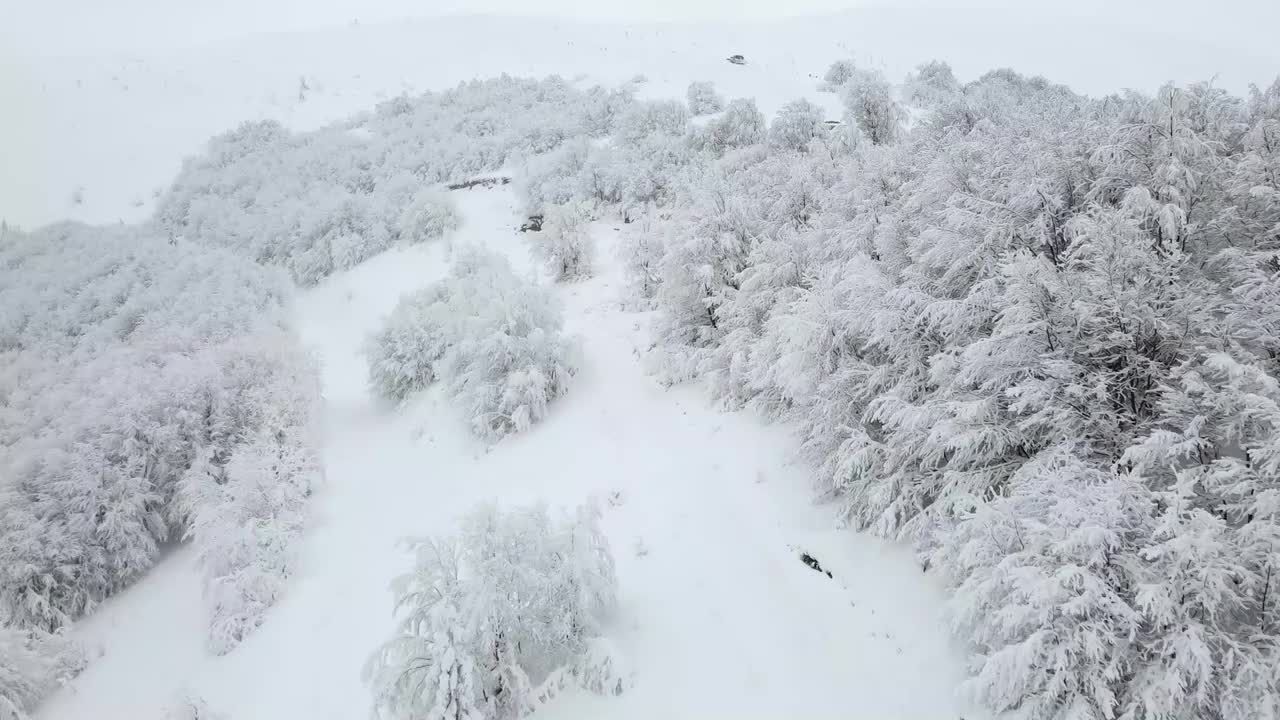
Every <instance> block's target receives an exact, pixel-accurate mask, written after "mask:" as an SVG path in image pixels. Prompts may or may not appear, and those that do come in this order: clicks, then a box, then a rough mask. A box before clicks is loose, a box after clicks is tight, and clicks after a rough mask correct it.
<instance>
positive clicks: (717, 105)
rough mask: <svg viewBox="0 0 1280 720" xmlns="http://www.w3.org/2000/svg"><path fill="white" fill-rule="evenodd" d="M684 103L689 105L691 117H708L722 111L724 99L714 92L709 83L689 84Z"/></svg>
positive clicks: (712, 85)
mask: <svg viewBox="0 0 1280 720" xmlns="http://www.w3.org/2000/svg"><path fill="white" fill-rule="evenodd" d="M685 101H686V102H687V103H688V104H689V112H690V113H692V114H693V115H695V116H697V115H710V114H711V113H717V112H720V111H721V110H723V109H724V98H723V97H721V96H720V94H719V93H717V92H716V86H715V84H713V83H711V82H691V83H689V90H688V92H686V93H685Z"/></svg>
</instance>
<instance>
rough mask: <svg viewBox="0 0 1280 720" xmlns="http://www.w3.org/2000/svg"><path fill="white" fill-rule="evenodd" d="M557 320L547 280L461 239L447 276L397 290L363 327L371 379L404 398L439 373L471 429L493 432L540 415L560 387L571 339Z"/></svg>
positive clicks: (570, 358)
mask: <svg viewBox="0 0 1280 720" xmlns="http://www.w3.org/2000/svg"><path fill="white" fill-rule="evenodd" d="M563 323H564V319H563V311H562V310H561V308H560V304H559V302H558V301H557V299H556V297H555V296H554V295H553V294H552V293H551V292H550V290H549V289H548V288H546V287H544V286H542V285H539V284H537V283H534V282H532V281H530V280H526V279H524V278H521V277H520V276H519V275H517V274H516V273H515V271H514V270H512V268H511V266H510V264H509V263H508V262H507V261H506V258H504V257H502V256H501V255H496V254H494V253H492V252H489V251H485V250H481V249H479V248H473V247H466V248H463V249H461V250H459V251H458V252H457V253H456V257H455V259H454V262H453V266H452V268H451V269H450V272H449V274H448V276H447V277H445V278H444V279H443V280H440V281H438V282H436V283H433V284H431V285H428V286H427V287H425V288H423V289H421V290H418V291H417V292H414V293H411V294H408V295H405V296H404V297H402V298H401V299H400V302H399V303H398V304H397V305H396V307H395V309H394V310H393V311H392V312H391V314H390V315H388V316H387V318H386V320H385V321H384V322H383V325H382V327H381V328H379V330H378V331H377V332H375V333H374V334H373V335H372V336H370V338H369V340H368V343H367V346H366V355H367V357H368V360H369V380H370V384H371V385H372V387H373V388H374V389H375V390H376V391H377V392H378V393H379V394H381V395H383V396H385V397H388V398H391V399H394V400H403V399H405V398H406V397H408V396H409V395H410V394H412V393H414V392H416V391H418V390H421V389H423V388H425V387H427V386H428V385H430V384H431V383H433V382H434V381H436V380H437V379H439V380H442V381H443V384H444V386H445V389H446V391H447V392H448V393H449V394H450V395H451V396H452V397H453V398H454V400H455V401H456V403H457V406H458V407H460V408H461V409H462V412H463V414H464V415H465V417H466V418H467V420H468V422H469V424H470V426H471V429H472V430H473V431H474V432H475V434H476V435H477V436H479V437H481V438H483V439H485V440H488V441H497V440H499V439H501V438H502V437H503V436H505V435H507V434H509V433H513V432H522V431H524V430H527V429H528V428H529V427H530V426H531V425H533V423H535V422H538V421H539V420H541V419H542V418H543V417H544V416H545V415H546V414H547V410H548V406H549V404H550V403H551V401H552V400H555V399H556V398H557V397H559V396H561V395H563V394H564V393H565V391H566V390H567V389H568V385H569V381H570V379H571V377H572V376H573V374H574V373H575V372H577V357H576V356H577V346H576V344H575V343H574V341H573V340H572V339H571V338H569V337H567V336H565V335H564V333H563V332H562V326H563Z"/></svg>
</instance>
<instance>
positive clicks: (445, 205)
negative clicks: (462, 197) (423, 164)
mask: <svg viewBox="0 0 1280 720" xmlns="http://www.w3.org/2000/svg"><path fill="white" fill-rule="evenodd" d="M461 224H462V216H461V215H459V214H458V207H457V205H456V204H454V202H453V198H451V197H449V196H448V195H445V194H444V193H441V192H439V191H435V190H423V191H422V192H419V193H418V194H417V195H414V196H413V202H411V203H409V206H408V207H406V208H405V209H404V212H403V213H401V214H400V224H399V229H400V239H402V240H407V241H409V242H412V243H420V242H426V241H427V240H434V239H436V238H439V237H444V236H445V235H446V234H448V233H451V232H453V231H454V230H457V229H458V227H459V226H460V225H461Z"/></svg>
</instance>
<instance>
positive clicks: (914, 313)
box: [627, 62, 1280, 720]
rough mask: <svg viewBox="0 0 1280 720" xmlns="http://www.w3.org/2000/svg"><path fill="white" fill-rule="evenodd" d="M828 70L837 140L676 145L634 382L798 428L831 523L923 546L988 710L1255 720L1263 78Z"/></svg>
mask: <svg viewBox="0 0 1280 720" xmlns="http://www.w3.org/2000/svg"><path fill="white" fill-rule="evenodd" d="M828 80H829V84H830V85H832V86H834V85H839V87H840V93H841V96H842V99H843V101H844V105H845V108H846V114H845V118H846V125H847V126H848V129H849V132H850V135H849V136H848V138H847V139H842V138H839V137H830V138H826V139H822V138H820V136H818V135H817V134H816V133H814V134H811V130H810V129H814V128H815V126H816V122H815V121H816V120H817V119H818V115H817V113H816V112H814V110H813V108H811V107H806V106H804V105H802V104H799V103H797V104H795V105H793V106H791V107H789V108H788V109H787V110H785V111H784V112H783V113H781V114H780V115H779V117H778V119H777V120H776V121H775V123H774V124H773V126H772V127H771V128H770V130H769V132H768V136H767V138H768V142H765V140H766V136H765V134H764V133H763V132H762V131H756V130H753V129H752V128H756V127H762V125H763V123H762V121H761V122H759V123H757V122H756V121H754V120H751V119H750V117H751V113H750V112H747V111H746V106H745V105H743V104H736V105H735V106H731V108H730V110H728V111H726V113H725V115H724V117H723V118H718V119H716V120H713V121H712V122H711V123H709V124H708V125H707V127H705V128H702V129H699V130H696V131H694V132H692V133H691V134H690V135H689V138H688V145H689V148H690V149H691V150H693V151H694V152H693V153H692V154H689V155H687V156H685V157H684V158H683V167H682V169H681V171H680V173H679V174H678V176H677V179H676V180H675V182H674V183H672V184H670V185H669V186H668V188H667V190H666V191H665V192H664V193H663V194H662V195H660V196H656V198H655V200H654V202H655V203H656V204H657V206H658V210H657V213H658V214H657V216H658V217H662V218H663V221H662V223H661V226H660V227H658V228H656V229H655V232H653V233H645V235H644V237H661V238H662V239H663V242H662V244H661V247H662V251H661V252H662V257H661V259H660V260H658V262H657V267H658V272H657V273H656V277H655V275H654V274H653V272H652V268H653V267H654V262H653V259H652V255H651V254H650V252H649V248H648V247H647V246H645V245H637V246H635V247H634V248H632V249H631V251H632V252H635V253H636V254H637V255H638V258H637V260H636V261H635V262H628V263H627V265H628V267H629V275H630V282H632V283H634V284H635V285H637V286H640V287H646V288H648V287H656V288H657V293H656V302H657V306H658V310H659V312H658V317H657V319H656V321H655V339H656V341H657V347H656V348H655V349H654V352H653V353H652V354H651V356H650V359H651V361H652V362H653V366H654V369H655V370H656V371H657V372H658V374H659V376H660V377H661V378H662V379H664V380H666V381H668V382H675V381H679V380H682V379H685V378H688V377H692V376H705V377H706V378H707V379H708V380H709V385H710V387H711V389H712V391H713V393H715V395H716V396H717V397H718V398H720V399H721V400H723V401H724V402H726V403H728V404H730V405H733V406H738V405H752V406H754V407H757V408H759V409H761V410H762V411H764V412H766V413H768V414H770V415H771V416H775V417H781V418H785V419H788V420H791V421H793V422H794V423H795V424H796V426H797V427H798V428H799V429H800V433H801V440H802V449H803V452H804V454H805V455H806V456H807V457H808V458H809V459H810V460H811V461H812V462H813V463H814V466H815V468H816V474H817V477H818V488H819V491H820V492H821V493H822V494H823V495H824V496H827V497H832V498H838V499H839V501H840V502H841V503H843V504H844V507H845V508H846V512H847V517H848V519H849V520H850V522H851V523H852V524H853V525H854V526H856V527H860V528H866V529H871V530H874V531H876V532H878V533H881V534H883V535H886V536H889V537H894V538H901V539H908V540H911V541H914V542H915V543H916V545H917V548H918V550H919V553H920V555H921V559H922V561H923V562H924V563H925V564H926V565H927V566H928V567H931V568H936V569H937V570H938V571H939V572H940V573H942V575H943V577H944V579H945V580H946V581H947V582H948V583H950V584H951V586H952V588H953V589H954V601H953V603H952V618H953V620H954V621H955V623H956V625H957V628H958V629H959V630H960V632H961V633H962V634H963V635H964V636H965V637H966V638H967V639H969V640H970V641H971V642H972V643H973V649H974V651H975V652H974V665H973V668H972V677H971V680H970V682H969V683H968V689H969V690H970V692H971V694H972V695H973V697H974V698H976V699H977V700H978V701H980V702H981V703H983V704H985V705H986V706H988V707H990V708H992V709H994V710H997V711H1001V712H1006V713H1009V714H1011V716H1014V717H1028V718H1031V717H1035V718H1062V719H1063V720H1067V719H1068V718H1078V717H1100V718H1114V717H1133V718H1139V717H1162V718H1198V717H1215V718H1231V719H1233V720H1235V719H1240V720H1243V718H1247V717H1278V716H1280V688H1278V683H1280V681H1278V680H1277V678H1280V670H1277V668H1278V667H1280V651H1278V650H1277V648H1278V647H1280V627H1277V625H1276V604H1277V603H1276V601H1277V590H1280V587H1278V585H1280V577H1278V576H1280V573H1277V572H1276V569H1275V565H1276V557H1277V555H1276V548H1277V547H1280V543H1278V541H1280V517H1277V512H1278V511H1280V502H1277V501H1276V497H1277V496H1280V495H1278V493H1280V491H1278V490H1277V489H1276V487H1275V483H1274V482H1273V480H1272V478H1273V477H1274V475H1275V472H1273V468H1272V466H1273V465H1276V466H1277V467H1280V460H1276V458H1277V457H1280V450H1277V448H1280V425H1278V424H1277V423H1280V414H1278V413H1277V409H1276V408H1277V407H1280V396H1278V395H1277V389H1276V388H1277V373H1280V365H1277V363H1276V361H1275V357H1276V354H1277V352H1280V345H1278V344H1277V341H1276V337H1278V336H1280V314H1277V311H1276V308H1277V307H1280V280H1277V276H1278V274H1277V267H1280V265H1278V264H1277V262H1276V258H1275V255H1276V252H1277V251H1278V250H1280V240H1277V235H1276V232H1275V228H1276V227H1277V222H1280V213H1278V212H1277V208H1280V204H1278V203H1277V202H1275V201H1276V199H1277V198H1280V194H1278V192H1277V188H1278V187H1280V186H1277V184H1276V181H1275V178H1276V177H1280V152H1278V151H1277V150H1276V149H1277V148H1280V144H1277V143H1275V142H1271V141H1270V140H1269V138H1280V130H1277V128H1280V101H1278V100H1277V98H1278V97H1280V83H1277V84H1276V85H1273V86H1271V87H1270V88H1267V89H1266V90H1262V89H1256V90H1255V91H1254V92H1253V93H1252V95H1251V96H1250V98H1249V99H1248V100H1247V101H1242V100H1240V99H1238V98H1233V97H1231V96H1230V95H1229V94H1227V93H1225V92H1223V91H1222V90H1219V89H1216V88H1214V87H1212V86H1210V85H1207V84H1196V85H1191V86H1188V87H1181V88H1180V87H1173V86H1166V87H1164V88H1161V89H1159V91H1158V92H1157V93H1156V94H1155V95H1154V96H1152V97H1147V96H1143V95H1140V94H1137V93H1130V94H1127V95H1125V96H1123V97H1119V98H1116V97H1113V98H1106V99H1103V100H1091V99H1089V98H1084V97H1081V96H1079V95H1076V94H1074V93H1072V92H1071V91H1070V90H1069V89H1067V88H1064V87H1062V86H1060V85H1054V84H1052V83H1049V82H1048V81H1046V80H1044V79H1043V78H1034V77H1033V78H1028V77H1023V76H1021V75H1018V74H1017V73H1014V72H1012V71H1007V70H1001V71H995V72H992V73H988V74H986V75H984V76H982V77H981V78H979V79H978V80H976V81H973V82H970V83H960V82H958V81H957V80H956V79H955V77H954V75H953V74H952V73H951V70H950V68H949V67H947V66H946V65H945V64H943V63H936V62H935V63H929V64H927V65H924V66H922V67H921V68H919V69H918V71H917V72H916V73H914V74H913V75H912V76H911V77H910V78H909V79H908V83H907V86H906V87H905V88H904V91H903V92H902V93H897V92H896V91H895V88H893V87H891V86H890V85H889V83H888V82H887V81H886V80H885V79H884V78H883V77H882V76H880V75H879V74H878V73H874V72H868V71H864V70H858V69H856V68H853V67H852V66H837V67H835V68H833V71H832V74H831V77H829V78H828ZM899 96H900V97H902V98H903V100H904V103H905V104H906V106H907V107H909V108H910V109H911V111H912V113H913V115H912V116H911V123H910V125H908V123H907V122H906V118H907V115H906V110H905V109H904V108H903V107H900V106H899V105H898V102H897V99H896V98H897V97H899ZM730 117H734V118H735V119H734V120H732V121H730V120H728V118H730ZM806 139H807V146H808V148H809V150H810V152H806V153H798V152H795V151H796V150H801V149H804V148H805V146H806ZM815 141H816V142H815ZM815 148H817V149H819V150H820V152H813V149H815ZM1118 279H1119V280H1118ZM1273 461H1274V462H1273Z"/></svg>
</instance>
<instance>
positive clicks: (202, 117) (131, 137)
mask: <svg viewBox="0 0 1280 720" xmlns="http://www.w3.org/2000/svg"><path fill="white" fill-rule="evenodd" d="M1259 10H1261V9H1259ZM1255 15H1256V13H1254V14H1251V15H1250V16H1251V17H1252V16H1255ZM1117 17H1119V19H1120V20H1124V19H1125V18H1126V17H1127V18H1128V19H1129V21H1128V22H1117ZM1106 19H1107V21H1106V22H1103V21H1102V20H1101V19H1100V18H1099V17H1096V16H1091V15H1089V14H1088V13H1087V12H1086V11H1084V10H1080V11H1079V12H1068V11H1066V10H1063V9H1058V10H1054V11H1045V10H1044V9H1043V8H1041V9H1038V10H1031V9H1027V10H1025V11H1024V10H1019V9H1017V8H1003V9H999V10H995V9H986V10H983V9H973V8H959V7H957V8H954V9H951V8H948V7H943V8H930V9H928V10H927V11H926V10H921V9H918V8H916V9H911V8H905V9H894V8H887V7H884V8H880V7H877V8H864V9H859V10H856V11H850V12H847V13H843V14H839V15H831V16H823V17H815V18H797V19H789V20H781V21H769V22H759V21H757V22H739V21H736V20H735V19H734V18H731V17H730V18H725V19H723V20H719V21H717V22H715V23H703V24H686V25H666V24H654V23H648V24H646V23H617V22H612V23H609V22H587V21H581V20H576V21H575V20H553V19H545V18H512V17H458V18H431V19H418V20H412V21H404V22H383V23H363V24H353V25H349V26H347V27H338V28H334V29H329V30H310V31H305V32H295V33H271V34H261V35H256V36H251V37H247V38H243V39H239V40H223V41H220V42H218V43H215V44H211V45H205V46H198V47H194V48H187V49H182V50H169V51H113V52H110V53H107V52H103V51H100V52H97V53H94V54H91V55H88V56H78V55H74V54H71V55H67V54H65V53H64V54H52V55H45V54H35V53H28V52H26V51H23V52H21V53H19V52H18V51H16V49H15V53H14V54H13V55H10V56H4V55H0V98H3V100H4V105H5V107H6V111H5V113H4V114H3V116H0V165H2V166H4V168H5V172H3V173H0V218H3V219H5V220H7V221H8V222H9V223H10V224H14V223H17V224H19V225H22V226H24V227H33V226H36V225H40V224H43V223H47V222H52V221H54V220H59V219H63V218H68V217H70V218H74V219H80V220H86V221H92V222H116V221H117V220H120V219H123V220H125V221H133V220H138V219H142V218H144V217H146V216H147V215H148V214H149V212H150V210H151V209H152V207H153V201H154V199H155V198H154V195H155V192H156V191H157V190H159V189H162V188H165V187H167V186H168V183H169V182H170V181H171V180H172V179H173V176H174V175H175V173H176V172H177V171H178V168H179V164H180V161H181V160H182V158H183V157H186V156H188V155H191V154H194V153H196V152H198V151H199V149H200V147H201V145H202V143H204V141H205V140H206V139H208V138H209V137H210V136H211V135H213V134H215V133H219V132H222V131H225V130H227V129H229V128H231V127H234V126H235V125H237V124H238V123H240V122H242V121H245V120H249V119H261V118H274V119H279V120H281V121H282V122H284V123H285V124H286V125H288V126H290V127H295V128H312V127H317V126H319V125H321V124H324V123H326V122H330V121H333V120H336V119H338V118H340V117H345V116H347V115H350V114H352V113H355V112H358V111H363V110H367V109H368V108H370V107H371V106H372V105H373V104H374V103H375V102H376V101H378V100H380V99H386V98H390V97H394V96H396V95H399V94H401V93H410V94H412V93H417V92H421V91H423V90H431V89H442V88H445V87H449V86H451V85H453V84H456V83H458V82H461V81H465V80H470V79H473V78H486V77H493V76H497V75H500V74H502V73H510V74H512V75H517V76H526V77H528V76H533V77H539V76H542V75H546V74H559V75H561V76H563V77H565V78H566V79H575V78H576V79H580V80H581V81H582V82H583V84H588V83H602V84H605V85H608V86H617V85H619V84H620V83H622V82H625V81H627V80H630V79H632V78H633V77H635V76H637V75H644V76H645V77H647V78H648V81H649V82H648V83H647V84H646V85H645V86H644V88H643V90H642V93H641V95H642V96H648V97H664V98H672V97H681V96H682V95H683V93H684V89H685V86H686V85H688V83H689V82H691V81H694V80H711V81H714V82H715V83H716V84H717V86H718V87H719V89H720V90H721V91H722V92H724V93H725V94H727V95H728V96H729V97H754V98H756V100H757V102H758V104H759V106H760V109H761V110H762V111H763V112H764V113H765V114H766V116H769V117H772V116H773V113H774V112H775V111H776V110H777V108H779V107H781V105H782V104H783V103H785V102H789V101H791V100H794V99H796V98H797V97H804V96H808V97H811V98H815V99H821V98H822V96H819V95H818V94H817V93H816V85H817V82H818V78H819V77H820V76H821V73H822V72H823V70H824V69H825V68H826V66H827V65H828V64H829V63H830V62H831V61H832V60H834V59H836V58H841V57H850V58H853V59H855V60H857V61H858V62H859V63H860V64H861V65H864V66H873V67H880V68H882V69H883V70H884V71H885V72H886V74H887V75H888V76H889V77H890V78H893V79H898V78H901V77H902V76H903V75H904V74H905V73H906V72H907V71H908V70H910V69H911V68H913V67H915V66H916V65H917V64H919V63H922V62H925V61H928V60H932V59H943V60H946V61H947V62H949V63H951V65H952V66H953V67H954V68H955V70H956V73H957V75H958V76H959V77H960V78H961V79H962V80H969V79H973V78H975V77H976V76H977V75H979V74H981V73H983V72H986V71H988V70H991V69H993V68H999V67H1014V68H1015V69H1017V70H1018V71H1019V72H1022V73H1027V74H1043V75H1045V76H1046V77H1048V78H1050V79H1051V80H1053V81H1055V82H1062V83H1065V84H1067V85H1069V86H1071V87H1072V88H1074V89H1075V90H1077V91H1081V92H1086V93H1090V94H1102V93H1108V92H1115V91H1119V90H1122V89H1125V88H1153V87H1156V86H1158V85H1159V84H1160V83H1162V82H1165V81H1175V82H1191V81H1197V80H1205V79H1209V78H1216V82H1217V83H1218V84H1219V85H1221V86H1224V87H1226V88H1228V89H1230V90H1232V91H1234V92H1237V93H1239V92H1242V91H1243V90H1244V89H1245V88H1246V86H1247V84H1248V83H1250V82H1256V83H1259V84H1262V83H1267V82H1270V81H1271V79H1272V77H1271V76H1270V74H1271V73H1273V72H1274V69H1275V68H1276V67H1280V50H1277V49H1276V46H1275V45H1274V44H1273V43H1269V42H1265V41H1264V40H1263V39H1262V38H1259V37H1258V36H1257V34H1256V32H1254V31H1251V30H1250V27H1253V26H1254V25H1255V23H1252V22H1249V23H1230V28H1231V35H1230V36H1227V35H1223V34H1221V33H1208V32H1205V33H1200V32H1197V31H1196V29H1195V26H1194V24H1193V23H1191V22H1190V21H1189V20H1188V21H1185V22H1180V23H1179V24H1178V27H1180V28H1183V29H1182V30H1179V31H1174V32H1171V31H1168V30H1165V29H1163V28H1165V27H1166V26H1167V25H1168V24H1169V23H1167V22H1163V21H1162V22H1154V21H1151V22H1147V21H1146V19H1144V18H1143V17H1142V16H1140V15H1139V14H1138V13H1136V12H1132V13H1125V12H1120V11H1119V10H1115V11H1114V12H1112V13H1109V14H1108V15H1107V16H1106ZM1219 19H1220V20H1222V22H1223V23H1226V22H1227V21H1226V19H1225V18H1219ZM1262 24H1263V25H1264V24H1265V23H1262ZM1215 27H1221V24H1219V25H1215ZM15 45H16V43H15ZM735 53H741V54H743V55H745V56H746V58H747V64H746V65H744V66H735V65H730V64H728V63H726V62H725V61H724V58H725V57H727V56H729V55H731V54H735ZM304 83H305V89H304ZM826 100H827V102H831V98H830V97H829V96H828V97H826ZM829 109H831V110H832V111H833V113H834V112H835V111H836V108H835V107H834V105H831V106H829Z"/></svg>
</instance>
